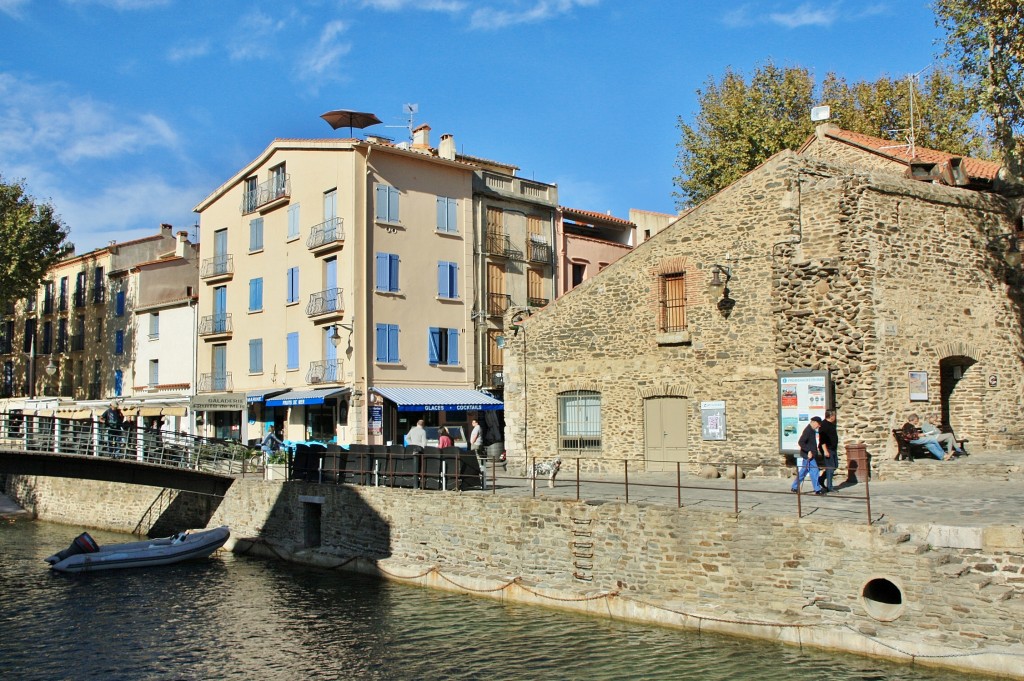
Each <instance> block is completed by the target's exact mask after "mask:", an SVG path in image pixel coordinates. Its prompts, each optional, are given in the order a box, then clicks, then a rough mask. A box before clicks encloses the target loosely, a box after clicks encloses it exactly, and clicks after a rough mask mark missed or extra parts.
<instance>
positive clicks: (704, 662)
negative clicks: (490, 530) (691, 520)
mask: <svg viewBox="0 0 1024 681" xmlns="http://www.w3.org/2000/svg"><path fill="white" fill-rule="evenodd" d="M80 531H81V530H80V529H79V528H74V527H65V526H60V525H52V524H47V523H40V522H31V521H18V522H14V523H9V522H7V521H0V674H2V678H3V679H5V681H14V680H21V679H46V680H48V681H49V680H52V679H104V680H107V679H111V680H112V679H429V680H433V679H481V680H485V681H497V680H500V679H586V680H588V681H601V680H604V679H609V680H611V679H700V680H701V681H735V680H737V679H764V680H768V681H772V680H775V679H778V680H780V681H781V680H783V679H785V680H787V681H788V680H790V679H813V680H815V681H821V680H828V681H832V680H840V681H842V680H847V679H849V680H867V679H872V680H874V679H877V680H882V679H887V680H888V679H893V680H897V681H902V680H906V681H909V680H911V679H913V680H930V681H939V680H942V681H952V680H953V679H962V678H963V677H962V676H961V675H957V674H944V673H938V672H933V671H928V670H922V669H917V668H912V667H908V666H900V665H891V664H886V663H881V662H876V661H871V660H864V659H861V658H857V657H852V656H836V655H826V654H823V653H820V652H816V651H801V650H799V649H797V648H791V647H785V646H779V645H771V644H762V643H757V642H749V641H739V640H732V639H728V638H722V637H718V636H708V635H697V634H693V633H689V632H680V631H675V630H669V629H660V628H656V627H645V626H639V625H634V624H623V623H617V622H610V621H607V620H599V619H590V618H586V617H578V616H573V615H569V614H563V613H559V612H553V611H547V610H542V609H535V608H525V607H521V606H509V605H502V604H500V603H497V602H495V601H490V600H485V599H481V598H472V597H466V596H459V595H451V594H445V593H439V592H433V591H427V590H425V589H419V588H413V587H405V586H399V585H395V584H390V583H382V582H377V581H374V580H370V579H366V578H361V577H357V576H353V575H350V574H347V573H343V572H331V571H323V570H314V569H307V568H302V567H297V566H293V565H287V564H282V563H277V562H272V561H266V560H261V559H255V558H246V557H241V556H232V555H230V554H224V553H223V552H222V553H220V554H218V555H217V556H216V557H214V558H212V559H210V560H207V561H203V562H199V563H191V564H183V565H177V566H169V567H164V568H153V569H149V570H124V571H114V572H106V573H96V574H89V575H72V576H68V575H61V574H57V573H53V572H51V571H50V570H49V568H48V566H47V565H46V564H45V563H44V562H43V558H45V557H46V556H48V555H50V554H51V553H53V552H54V551H56V550H58V549H62V548H65V547H66V546H67V545H68V544H69V543H70V541H71V539H72V538H74V537H75V536H76V535H77V534H78V533H79V532H80ZM90 534H92V535H93V537H94V538H95V539H96V540H97V541H99V542H100V543H114V542H119V541H127V540H128V539H130V538H129V537H126V536H124V535H116V534H111V533H106V532H100V531H95V532H92V531H90Z"/></svg>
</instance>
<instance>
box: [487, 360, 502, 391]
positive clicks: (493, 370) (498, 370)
mask: <svg viewBox="0 0 1024 681" xmlns="http://www.w3.org/2000/svg"><path fill="white" fill-rule="evenodd" d="M487 380H489V381H490V382H491V385H492V386H494V387H498V386H502V385H505V365H504V364H488V365H487Z"/></svg>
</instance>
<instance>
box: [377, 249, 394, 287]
mask: <svg viewBox="0 0 1024 681" xmlns="http://www.w3.org/2000/svg"><path fill="white" fill-rule="evenodd" d="M377 290H378V291H398V290H399V288H398V255H397V254H395V253H378V254H377Z"/></svg>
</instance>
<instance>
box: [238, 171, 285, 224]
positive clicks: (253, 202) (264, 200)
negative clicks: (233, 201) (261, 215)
mask: <svg viewBox="0 0 1024 681" xmlns="http://www.w3.org/2000/svg"><path fill="white" fill-rule="evenodd" d="M291 194H292V180H291V175H289V174H288V173H282V174H280V175H277V176H276V177H272V178H270V179H269V180H267V181H266V182H264V183H262V184H260V185H259V186H258V187H256V189H253V190H252V191H248V192H245V194H243V195H242V214H243V215H245V214H246V213H254V212H256V211H258V210H268V209H270V208H273V207H274V206H277V205H279V204H282V203H285V202H286V201H287V200H288V198H289V197H290V196H291Z"/></svg>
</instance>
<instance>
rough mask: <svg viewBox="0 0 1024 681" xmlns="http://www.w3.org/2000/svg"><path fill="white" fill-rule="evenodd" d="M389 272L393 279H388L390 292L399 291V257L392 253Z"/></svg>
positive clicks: (389, 257) (389, 256)
mask: <svg viewBox="0 0 1024 681" xmlns="http://www.w3.org/2000/svg"><path fill="white" fill-rule="evenodd" d="M388 264H389V267H388V271H389V272H391V277H390V278H389V279H388V286H390V287H391V289H390V290H392V291H397V290H399V289H398V255H396V254H394V253H391V254H390V255H388Z"/></svg>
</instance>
